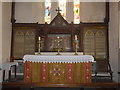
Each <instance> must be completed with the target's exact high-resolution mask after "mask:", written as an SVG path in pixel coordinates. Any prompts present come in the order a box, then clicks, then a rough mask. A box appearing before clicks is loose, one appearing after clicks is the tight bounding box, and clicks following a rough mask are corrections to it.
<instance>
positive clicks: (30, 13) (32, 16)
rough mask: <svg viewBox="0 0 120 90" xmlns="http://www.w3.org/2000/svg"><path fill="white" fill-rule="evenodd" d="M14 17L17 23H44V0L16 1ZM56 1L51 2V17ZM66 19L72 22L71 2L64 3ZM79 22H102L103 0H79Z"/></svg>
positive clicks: (56, 5) (103, 14) (55, 7)
mask: <svg viewBox="0 0 120 90" xmlns="http://www.w3.org/2000/svg"><path fill="white" fill-rule="evenodd" d="M15 7H16V10H15V18H16V22H18V23H35V22H39V23H41V24H42V23H44V13H45V7H44V2H36V3H35V2H34V3H32V2H26V3H25V2H16V5H15ZM57 7H58V4H57V2H52V7H51V18H52V19H53V18H54V17H55V16H56V14H57V12H56V11H55V10H56V9H57ZM66 9H67V10H66V16H67V17H66V19H67V21H68V22H69V23H71V22H73V17H74V13H73V3H72V2H67V4H66ZM80 9H81V10H80V16H81V22H103V21H104V18H105V3H104V2H101V3H100V2H85V3H84V2H81V5H80Z"/></svg>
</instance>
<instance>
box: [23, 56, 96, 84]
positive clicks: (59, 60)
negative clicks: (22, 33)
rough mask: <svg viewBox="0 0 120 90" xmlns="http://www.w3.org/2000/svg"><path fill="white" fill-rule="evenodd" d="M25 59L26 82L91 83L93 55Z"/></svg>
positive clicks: (29, 57) (26, 57)
mask: <svg viewBox="0 0 120 90" xmlns="http://www.w3.org/2000/svg"><path fill="white" fill-rule="evenodd" d="M23 59H24V63H25V65H24V66H25V68H24V81H25V82H40V83H53V84H54V83H56V84H71V83H74V84H80V83H91V64H92V62H94V58H93V57H92V56H91V55H72V56H69V55H67V56H64V55H25V56H24V57H23Z"/></svg>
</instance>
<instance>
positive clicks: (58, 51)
mask: <svg viewBox="0 0 120 90" xmlns="http://www.w3.org/2000/svg"><path fill="white" fill-rule="evenodd" d="M61 41H62V40H61V39H60V37H59V36H58V37H57V54H56V55H61V54H60V42H61Z"/></svg>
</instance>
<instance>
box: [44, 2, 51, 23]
mask: <svg viewBox="0 0 120 90" xmlns="http://www.w3.org/2000/svg"><path fill="white" fill-rule="evenodd" d="M50 9H51V0H46V1H45V22H47V23H50V20H51V12H50Z"/></svg>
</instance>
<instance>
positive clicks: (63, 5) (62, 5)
mask: <svg viewBox="0 0 120 90" xmlns="http://www.w3.org/2000/svg"><path fill="white" fill-rule="evenodd" d="M58 4H59V5H58V6H59V8H60V10H62V11H61V12H60V13H61V15H62V16H63V17H64V19H65V18H66V0H59V2H58Z"/></svg>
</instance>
